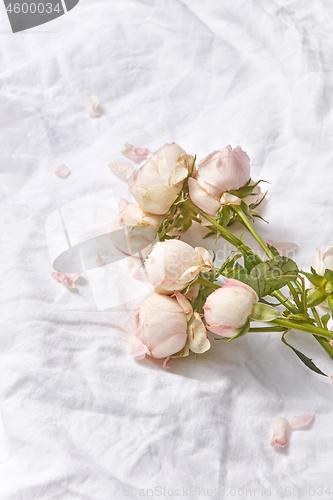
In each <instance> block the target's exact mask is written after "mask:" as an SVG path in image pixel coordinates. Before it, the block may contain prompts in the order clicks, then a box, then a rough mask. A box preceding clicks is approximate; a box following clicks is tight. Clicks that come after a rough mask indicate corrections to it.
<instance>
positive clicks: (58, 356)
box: [0, 0, 333, 500]
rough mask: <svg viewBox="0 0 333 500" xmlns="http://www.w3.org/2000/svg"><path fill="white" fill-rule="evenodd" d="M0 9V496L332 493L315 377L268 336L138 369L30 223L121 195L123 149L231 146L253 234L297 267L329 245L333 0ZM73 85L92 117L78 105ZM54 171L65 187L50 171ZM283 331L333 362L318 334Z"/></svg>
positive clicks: (322, 398)
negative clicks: (29, 22) (299, 422)
mask: <svg viewBox="0 0 333 500" xmlns="http://www.w3.org/2000/svg"><path fill="white" fill-rule="evenodd" d="M0 15H1V24H0V29H1V33H0V39H1V54H0V58H1V90H0V95H1V99H0V127H1V135H0V142H1V148H0V155H1V167H0V168H1V284H0V286H1V305H2V312H1V360H0V367H1V368H0V370H1V419H2V424H3V425H2V426H1V432H0V460H1V463H0V498H1V500H18V499H20V500H35V499H43V500H51V499H52V500H53V499H54V500H55V499H57V500H58V499H59V500H60V499H61V500H74V499H91V500H109V499H117V500H118V499H121V498H126V496H125V495H127V494H128V493H130V491H131V494H132V496H133V495H135V494H137V496H139V494H140V491H139V490H140V489H142V490H143V491H141V495H142V493H145V495H146V496H147V495H148V494H150V496H152V495H151V492H147V489H148V488H155V487H160V488H161V489H158V490H156V491H155V492H154V498H159V496H162V497H168V496H169V497H172V495H171V494H172V492H171V491H169V490H172V489H174V490H176V488H179V490H177V491H175V493H174V496H175V497H176V495H178V497H179V496H181V497H184V498H185V497H189V493H191V495H192V498H203V496H204V493H206V497H208V496H209V495H211V496H210V498H214V499H217V498H223V493H222V492H220V493H216V492H215V493H214V491H211V490H214V488H217V489H220V490H225V493H224V496H225V497H226V496H227V495H228V496H229V497H230V496H234V497H235V498H241V497H245V496H246V494H247V496H249V495H250V492H249V491H248V492H247V493H246V491H245V490H246V489H253V490H254V492H255V495H256V497H259V496H261V492H262V488H263V487H264V488H271V490H270V494H271V495H270V496H271V497H272V498H274V499H275V498H280V493H281V492H284V491H285V490H284V488H285V487H288V486H291V487H295V489H294V492H293V493H292V495H291V496H292V497H296V496H297V495H296V494H297V492H299V493H300V494H299V497H300V498H313V491H314V490H309V488H310V487H311V486H313V487H315V488H318V489H317V490H316V491H315V496H319V497H321V489H320V487H323V498H329V495H328V493H327V488H328V487H329V486H330V487H331V493H333V474H332V438H333V427H332V412H331V408H332V403H333V386H332V383H331V381H330V380H329V379H325V378H323V377H321V376H319V375H315V374H314V373H312V372H310V371H309V370H308V369H307V368H306V367H304V366H303V365H302V364H301V363H300V362H299V361H298V359H297V358H296V356H295V355H294V354H293V352H292V351H291V350H289V349H288V348H287V347H285V346H284V345H283V344H282V343H281V342H280V339H279V334H271V335H268V334H265V335H247V336H246V337H244V338H242V339H240V340H238V341H236V342H232V343H230V344H228V346H224V345H223V342H215V343H214V348H213V349H211V350H210V351H209V352H208V353H206V354H205V355H204V356H202V357H200V359H199V360H198V361H197V362H196V363H195V362H194V357H189V358H187V359H184V360H180V361H174V362H173V363H172V364H171V370H169V371H165V370H162V369H161V363H159V362H154V361H152V360H150V359H146V360H144V361H141V362H135V361H134V360H132V359H131V358H130V357H129V355H128V352H127V339H128V336H129V334H130V333H131V331H132V328H133V322H132V309H133V307H134V305H135V304H128V305H127V306H126V307H124V308H122V309H117V310H107V311H103V312H99V311H97V309H96V306H95V304H94V300H93V297H92V293H91V290H90V287H89V283H88V281H87V278H86V277H85V276H83V278H81V282H80V286H79V288H78V289H77V291H74V292H70V291H68V290H66V289H65V288H63V287H62V286H61V285H59V284H57V283H56V282H54V281H53V280H52V279H51V277H50V274H51V272H52V266H51V263H50V259H49V255H48V251H47V245H46V240H45V230H44V225H45V221H46V218H47V217H48V215H49V214H50V213H52V212H53V211H54V210H56V209H57V208H58V207H60V206H62V205H64V204H65V203H67V202H69V201H72V200H75V199H78V198H80V197H82V196H84V195H86V194H92V193H95V192H97V191H99V190H102V189H107V188H113V189H114V192H115V194H116V196H117V197H120V196H126V195H127V196H128V192H127V187H126V184H124V183H122V182H120V181H119V180H118V179H117V178H116V177H114V176H113V174H111V172H110V170H109V168H108V166H107V165H108V163H110V162H111V161H114V160H117V159H121V155H120V153H119V150H120V147H121V146H122V145H123V143H124V142H126V141H128V142H131V143H133V144H135V145H138V146H143V147H149V148H150V149H152V150H154V149H157V148H158V147H160V146H161V145H163V144H164V143H165V142H170V141H176V142H177V143H179V144H180V145H181V146H182V147H183V148H184V149H186V150H187V151H188V152H189V153H192V154H193V153H196V154H197V156H198V158H201V157H203V156H204V155H206V154H208V153H209V152H211V151H212V150H213V149H216V148H219V147H224V146H226V145H227V144H229V143H230V144H232V145H233V146H236V145H237V144H239V145H241V146H242V147H243V149H244V150H245V151H247V152H248V154H249V155H250V157H251V161H252V173H253V177H254V178H255V179H258V178H263V179H266V180H268V181H270V182H271V185H270V186H269V196H268V202H267V203H266V205H265V209H264V216H265V217H266V218H267V219H268V220H269V221H270V224H269V225H265V224H264V223H261V222H259V223H257V224H258V228H259V229H260V231H261V232H262V234H263V235H264V236H266V237H268V238H270V239H272V240H275V241H294V242H295V243H297V244H298V245H299V247H300V249H299V252H298V256H297V258H298V262H299V264H300V265H301V266H302V267H308V266H309V265H310V264H311V263H312V260H313V256H314V253H315V249H316V247H322V248H323V247H325V246H326V245H327V244H329V243H330V242H333V234H332V185H333V169H332V162H333V146H332V132H333V129H332V86H333V82H332V69H333V21H332V19H333V4H332V2H330V1H324V0H321V1H320V0H303V1H302V2H301V1H282V0H279V1H278V0H276V1H274V2H271V1H268V0H267V1H266V0H259V1H249V0H241V1H237V2H231V1H227V0H223V1H217V0H216V1H213V0H205V1H204V2H203V1H200V0H192V1H179V0H167V1H164V2H154V1H150V0H145V1H144V0H142V1H138V0H136V1H134V0H113V1H110V0H104V1H103V0H98V1H97V0H95V1H92V0H91V1H88V0H81V1H80V3H79V4H78V6H77V7H75V9H73V10H72V11H71V12H70V13H69V14H67V15H66V16H63V17H62V18H59V19H58V20H55V21H53V22H52V23H49V24H47V25H44V26H42V27H38V28H35V29H32V30H30V31H27V32H22V33H18V34H15V35H13V34H11V33H10V28H9V23H8V20H7V19H6V17H5V11H4V8H3V10H2V11H1V13H0ZM87 93H92V94H96V95H97V96H98V97H99V99H100V101H101V104H102V107H103V111H104V114H103V117H102V118H100V119H96V120H92V119H90V118H89V117H88V116H87V113H86V110H87V109H88V107H89V102H88V99H87V97H86V94H87ZM62 163H65V164H67V165H68V167H69V168H70V170H71V172H72V173H71V175H70V177H68V178H67V179H65V180H61V179H58V178H57V177H55V176H54V173H53V172H54V170H55V169H56V167H57V166H58V165H60V164H62ZM186 238H187V239H188V241H195V240H196V241H197V243H198V242H199V241H200V237H198V236H194V237H193V235H192V236H191V235H187V236H186V237H185V239H186ZM211 244H212V242H211ZM292 336H293V341H294V343H295V344H296V343H297V344H298V345H302V349H303V350H304V351H305V352H307V353H313V358H314V361H315V362H316V363H317V364H318V365H319V366H320V367H321V368H322V369H323V370H324V371H325V370H326V371H327V372H328V374H329V375H330V374H331V373H333V364H332V362H331V361H330V360H329V358H328V357H327V355H326V353H325V352H324V351H323V352H322V351H321V348H320V346H319V344H317V343H316V342H315V340H314V339H312V338H307V339H306V340H301V337H302V335H299V334H297V333H294V334H292ZM310 411H312V412H314V413H315V421H314V422H313V424H312V425H311V427H310V428H309V429H308V430H305V431H299V432H294V433H293V435H292V436H291V440H290V444H289V445H288V446H287V447H286V448H285V449H283V450H276V449H273V448H271V446H270V445H269V439H270V437H271V433H272V429H271V425H272V422H273V421H274V420H275V419H276V417H278V416H284V417H286V418H288V419H290V418H292V417H293V416H295V415H298V414H302V413H306V412H310ZM199 486H200V487H201V491H199V489H198V488H199ZM183 487H185V490H184V491H183V490H182V488H183ZM190 487H192V490H191V491H189V490H188V489H186V488H190ZM280 487H282V490H279V488H280ZM301 487H303V490H300V488H301ZM163 488H166V490H163ZM194 488H197V490H196V491H194ZM325 492H326V495H325ZM159 493H161V495H159ZM179 493H181V495H179ZM267 493H269V491H268V492H267ZM127 497H129V496H127ZM252 498H253V491H252Z"/></svg>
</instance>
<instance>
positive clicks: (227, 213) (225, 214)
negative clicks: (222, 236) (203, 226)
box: [219, 207, 231, 227]
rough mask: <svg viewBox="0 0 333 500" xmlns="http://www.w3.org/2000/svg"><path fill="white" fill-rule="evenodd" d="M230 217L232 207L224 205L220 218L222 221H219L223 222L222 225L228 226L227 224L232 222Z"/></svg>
mask: <svg viewBox="0 0 333 500" xmlns="http://www.w3.org/2000/svg"><path fill="white" fill-rule="evenodd" d="M230 217H231V213H230V208H229V207H223V208H222V210H221V218H220V221H219V222H220V224H221V226H223V227H227V225H228V224H229V222H230Z"/></svg>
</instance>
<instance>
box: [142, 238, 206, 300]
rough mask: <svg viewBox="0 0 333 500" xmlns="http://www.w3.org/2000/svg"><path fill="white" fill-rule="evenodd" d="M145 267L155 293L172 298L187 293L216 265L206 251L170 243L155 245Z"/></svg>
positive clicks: (174, 241)
mask: <svg viewBox="0 0 333 500" xmlns="http://www.w3.org/2000/svg"><path fill="white" fill-rule="evenodd" d="M145 267H146V271H147V276H148V280H149V281H150V283H151V284H152V285H153V287H154V289H155V292H157V293H163V294H166V295H169V294H171V293H173V292H174V291H175V290H178V291H179V290H183V289H184V288H185V287H186V286H187V285H188V284H189V283H190V282H191V281H193V280H194V279H195V278H196V277H197V276H198V274H199V273H200V272H201V271H202V272H208V271H209V270H210V269H212V267H213V262H212V258H211V256H210V254H209V252H208V251H207V250H206V249H205V248H202V247H197V248H193V247H191V245H188V244H187V243H184V242H183V241H180V240H167V241H164V242H159V243H156V244H155V245H154V248H153V250H152V251H151V253H150V254H149V257H148V259H147V261H146V264H145Z"/></svg>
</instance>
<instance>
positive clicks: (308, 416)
mask: <svg viewBox="0 0 333 500" xmlns="http://www.w3.org/2000/svg"><path fill="white" fill-rule="evenodd" d="M312 420H313V413H305V415H298V416H297V417H294V418H292V419H291V421H290V429H291V430H292V431H295V430H297V429H303V428H304V427H306V426H307V425H309V423H310V422H312Z"/></svg>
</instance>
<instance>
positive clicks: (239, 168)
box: [188, 145, 260, 216]
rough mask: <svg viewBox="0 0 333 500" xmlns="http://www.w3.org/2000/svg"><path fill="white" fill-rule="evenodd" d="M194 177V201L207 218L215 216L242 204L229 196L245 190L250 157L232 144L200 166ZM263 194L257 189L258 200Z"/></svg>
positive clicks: (192, 189) (190, 187) (237, 199)
mask: <svg viewBox="0 0 333 500" xmlns="http://www.w3.org/2000/svg"><path fill="white" fill-rule="evenodd" d="M198 169H199V171H198V173H197V175H196V176H195V178H189V180H188V186H189V192H190V198H191V201H192V202H193V203H194V204H195V205H196V206H197V207H199V208H201V210H203V211H204V212H206V213H207V214H208V215H212V216H215V215H216V214H217V212H218V211H219V210H220V208H221V207H222V206H223V205H229V204H239V203H240V199H239V198H237V197H235V196H233V195H232V194H229V193H228V192H229V191H235V190H237V189H239V188H241V187H243V186H244V185H245V184H246V183H247V182H248V180H249V179H250V158H249V157H248V155H247V154H246V153H245V151H243V150H242V148H241V147H240V146H237V147H236V148H235V149H232V147H231V146H230V145H229V146H227V147H226V148H223V149H220V150H218V151H214V152H213V153H211V154H210V155H208V156H206V158H204V159H203V160H201V161H200V163H199V164H198ZM259 194H260V191H259V190H257V193H256V195H257V197H258V196H259Z"/></svg>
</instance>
